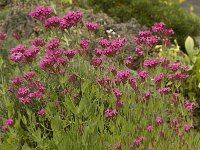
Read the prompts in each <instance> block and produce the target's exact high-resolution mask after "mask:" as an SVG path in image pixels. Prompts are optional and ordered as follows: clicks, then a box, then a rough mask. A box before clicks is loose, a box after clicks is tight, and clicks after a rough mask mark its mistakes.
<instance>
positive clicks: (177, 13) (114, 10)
mask: <svg viewBox="0 0 200 150" xmlns="http://www.w3.org/2000/svg"><path fill="white" fill-rule="evenodd" d="M87 4H88V5H89V6H90V7H92V8H93V9H94V10H95V11H96V12H97V11H103V12H105V13H107V14H108V15H110V16H112V17H113V18H115V20H117V21H120V22H125V21H127V20H129V19H130V18H131V17H134V18H136V19H137V20H138V21H139V23H140V24H143V25H146V26H148V27H150V26H151V25H153V23H154V22H160V21H163V22H165V23H166V24H167V25H168V27H170V28H173V29H174V31H175V33H176V34H175V36H174V37H176V38H177V40H178V43H179V44H180V45H181V47H182V48H184V40H185V38H186V37H187V36H188V35H191V36H196V35H198V34H199V32H200V19H199V18H198V17H196V16H193V15H191V14H187V13H186V12H185V11H184V10H183V9H182V8H180V6H179V5H178V3H176V2H175V1H170V0H167V1H166V0H165V1H164V0H115V1H113V0H87Z"/></svg>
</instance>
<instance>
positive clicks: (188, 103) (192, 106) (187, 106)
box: [184, 100, 196, 112]
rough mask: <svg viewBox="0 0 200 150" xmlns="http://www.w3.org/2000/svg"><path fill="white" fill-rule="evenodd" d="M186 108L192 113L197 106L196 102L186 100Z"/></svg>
mask: <svg viewBox="0 0 200 150" xmlns="http://www.w3.org/2000/svg"><path fill="white" fill-rule="evenodd" d="M184 106H185V109H186V110H187V111H189V112H191V111H192V110H194V108H195V107H196V104H195V103H194V102H190V101H189V100H186V101H185V102H184Z"/></svg>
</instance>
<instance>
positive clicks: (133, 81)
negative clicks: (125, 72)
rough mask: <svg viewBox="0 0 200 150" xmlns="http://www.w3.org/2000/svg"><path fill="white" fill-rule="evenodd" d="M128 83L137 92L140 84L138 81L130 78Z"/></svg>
mask: <svg viewBox="0 0 200 150" xmlns="http://www.w3.org/2000/svg"><path fill="white" fill-rule="evenodd" d="M128 83H129V84H130V86H131V87H132V88H133V89H134V90H137V88H138V83H137V80H136V79H135V78H134V77H132V76H131V77H129V78H128Z"/></svg>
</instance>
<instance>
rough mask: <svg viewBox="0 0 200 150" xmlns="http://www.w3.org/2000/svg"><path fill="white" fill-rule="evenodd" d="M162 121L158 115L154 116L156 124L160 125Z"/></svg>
mask: <svg viewBox="0 0 200 150" xmlns="http://www.w3.org/2000/svg"><path fill="white" fill-rule="evenodd" d="M162 123H163V119H162V117H160V116H158V117H157V118H156V124H157V125H161V124H162Z"/></svg>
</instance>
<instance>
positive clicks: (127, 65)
mask: <svg viewBox="0 0 200 150" xmlns="http://www.w3.org/2000/svg"><path fill="white" fill-rule="evenodd" d="M133 63H134V60H133V57H132V56H129V57H128V59H127V60H126V61H125V65H126V67H128V68H129V69H131V68H132V66H133Z"/></svg>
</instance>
